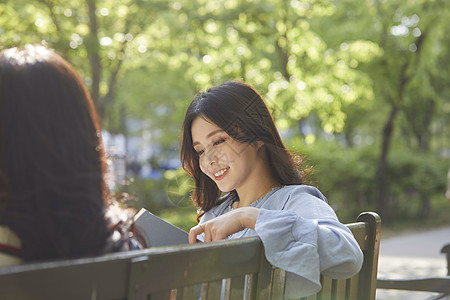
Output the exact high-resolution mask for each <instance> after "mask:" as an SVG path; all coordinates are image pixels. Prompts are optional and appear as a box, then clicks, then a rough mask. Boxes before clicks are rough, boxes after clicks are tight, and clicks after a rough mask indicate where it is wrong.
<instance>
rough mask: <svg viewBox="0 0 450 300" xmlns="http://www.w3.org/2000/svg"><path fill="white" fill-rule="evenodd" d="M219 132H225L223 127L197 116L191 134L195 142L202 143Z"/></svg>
mask: <svg viewBox="0 0 450 300" xmlns="http://www.w3.org/2000/svg"><path fill="white" fill-rule="evenodd" d="M218 132H223V129H222V128H220V127H219V126H217V125H216V124H214V123H212V122H211V121H209V120H205V119H203V118H201V117H197V118H196V119H195V120H194V121H193V122H192V126H191V134H192V142H193V143H196V142H197V143H202V142H204V141H206V140H207V139H208V138H209V137H210V136H212V135H214V134H215V133H218Z"/></svg>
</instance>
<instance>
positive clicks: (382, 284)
mask: <svg viewBox="0 0 450 300" xmlns="http://www.w3.org/2000/svg"><path fill="white" fill-rule="evenodd" d="M377 288H379V289H394V290H409V291H422V292H435V293H445V294H450V276H446V277H427V278H417V279H382V278H380V279H378V281H377Z"/></svg>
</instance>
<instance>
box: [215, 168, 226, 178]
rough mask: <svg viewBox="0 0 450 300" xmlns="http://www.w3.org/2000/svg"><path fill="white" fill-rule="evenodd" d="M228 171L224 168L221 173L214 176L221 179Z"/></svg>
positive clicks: (218, 172)
mask: <svg viewBox="0 0 450 300" xmlns="http://www.w3.org/2000/svg"><path fill="white" fill-rule="evenodd" d="M228 169H229V168H223V169H220V170H219V171H217V172H215V173H213V174H214V177H215V178H216V179H221V177H223V175H224V174H225V173H226V172H227V171H228Z"/></svg>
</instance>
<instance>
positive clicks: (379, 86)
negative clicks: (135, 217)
mask: <svg viewBox="0 0 450 300" xmlns="http://www.w3.org/2000/svg"><path fill="white" fill-rule="evenodd" d="M449 8H450V2H448V1H446V0H408V1H405V0H360V1H354V0H317V1H315V0H304V1H299V0H290V1H289V0H286V1H280V0H247V1H244V0H180V1H159V0H70V1H69V0H0V50H1V49H4V48H8V47H12V46H18V45H23V44H25V43H45V44H47V45H48V46H50V47H52V48H55V49H57V51H58V52H60V53H61V54H62V55H63V56H64V57H66V58H67V59H68V60H69V61H70V62H71V63H72V64H73V65H74V66H75V67H76V69H77V70H78V71H79V72H80V73H81V75H82V77H83V79H84V80H85V82H86V84H87V85H88V87H89V89H90V91H91V94H92V97H93V100H94V102H95V105H96V107H97V110H98V112H99V114H100V116H101V118H102V126H103V140H104V143H105V146H106V149H107V152H108V157H109V170H110V173H109V177H108V184H109V186H110V187H111V189H112V190H113V191H114V192H115V193H117V194H120V193H128V195H129V198H130V199H131V200H130V201H129V202H128V204H129V205H131V206H134V207H136V208H140V207H146V208H147V209H149V210H150V211H152V212H153V213H155V214H157V215H159V216H161V217H163V218H164V219H166V220H168V221H169V222H172V223H174V224H176V225H178V226H179V227H181V228H183V229H185V230H188V229H189V228H190V227H191V226H193V225H194V224H195V216H196V208H195V207H193V205H192V204H191V202H190V199H189V196H190V191H191V188H192V181H191V180H190V179H189V178H188V177H187V176H186V175H185V174H184V172H183V170H181V169H180V161H179V149H180V147H179V140H180V128H181V124H182V121H183V118H184V113H185V110H186V108H187V106H188V104H189V103H190V101H191V100H192V99H193V97H194V95H195V94H196V93H197V92H199V91H203V90H205V89H207V88H208V87H210V86H213V85H217V84H220V83H222V82H224V81H226V80H242V81H245V82H247V83H249V84H251V85H253V86H254V87H256V89H257V90H258V91H259V92H260V93H261V94H262V95H263V97H264V98H265V100H266V102H267V105H268V107H269V109H270V110H271V112H272V114H273V116H274V119H275V121H276V123H277V126H278V128H279V130H280V133H281V135H282V137H283V139H284V141H285V142H286V145H287V146H288V147H289V148H290V149H291V150H294V151H297V152H300V153H302V154H304V155H305V161H306V163H307V164H308V165H309V166H311V167H313V168H314V170H315V172H314V173H313V175H312V176H311V181H312V183H313V184H314V185H316V186H317V187H318V188H319V189H320V190H321V191H322V192H323V193H324V194H325V195H326V196H327V198H328V199H329V202H330V204H331V206H332V207H333V208H334V209H335V210H336V212H337V214H338V216H339V218H340V220H341V221H342V222H345V223H347V222H353V221H354V220H355V218H356V216H357V215H358V214H359V213H360V212H362V211H376V212H378V213H379V214H380V215H381V217H382V220H383V230H382V237H383V238H382V244H381V246H382V247H381V257H380V273H379V274H381V275H382V276H383V277H391V278H398V277H402V276H403V277H405V276H406V277H417V276H443V275H445V274H444V273H445V271H446V270H445V260H444V257H439V253H438V252H439V249H440V247H441V245H443V244H444V243H446V242H450V233H449V232H450V230H449V229H450V209H449V208H450V204H449V201H450V172H449V167H450V84H449V82H450V68H449V64H450V52H449V48H450V34H449V32H450V22H449V21H448V20H449V19H450V10H449ZM405 228H410V232H411V231H419V232H422V231H424V230H427V231H428V230H432V229H437V230H438V231H433V232H434V233H433V235H431V234H428V235H423V236H420V235H419V236H416V238H415V239H414V238H413V239H412V240H411V239H409V238H411V237H414V236H413V235H406V240H402V239H394V238H395V237H396V236H399V235H400V236H401V237H400V238H405V232H404V229H405ZM411 228H412V230H411ZM441 228H443V229H441ZM439 230H441V231H439ZM421 241H422V242H421ZM417 245H421V247H417ZM405 248H407V249H410V250H411V249H413V250H417V251H410V252H409V254H407V253H405V252H404V251H403V250H402V249H405ZM411 257H412V258H411ZM418 257H420V258H418ZM392 292H393V291H379V292H378V294H379V296H378V297H377V299H415V298H412V296H411V295H406V294H401V295H400V296H399V294H392ZM415 295H418V294H415ZM416 297H418V298H417V299H423V297H424V296H423V295H419V296H416Z"/></svg>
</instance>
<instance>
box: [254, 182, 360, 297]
mask: <svg viewBox="0 0 450 300" xmlns="http://www.w3.org/2000/svg"><path fill="white" fill-rule="evenodd" d="M317 192H318V191H317ZM319 193H320V192H319ZM255 231H256V232H257V234H258V236H259V237H260V238H261V240H262V242H263V244H264V248H265V253H266V257H267V260H268V261H269V262H270V263H271V264H273V265H274V266H276V267H279V268H281V269H283V270H286V271H288V272H289V273H292V274H289V273H288V274H287V282H286V290H285V295H286V297H303V296H308V295H311V294H314V293H316V292H318V291H319V290H320V288H321V285H320V274H321V273H322V274H324V275H325V276H328V277H331V278H336V279H343V278H349V277H351V276H353V275H354V274H356V273H357V272H359V270H360V268H361V266H362V260H363V255H362V252H361V250H360V248H359V246H358V244H357V242H356V240H355V239H354V237H353V235H352V233H351V231H350V230H349V229H348V228H347V227H346V226H345V225H343V224H342V223H340V222H339V221H338V219H337V217H336V214H335V213H334V211H333V210H332V208H331V207H330V206H329V205H328V204H327V203H326V202H325V201H323V199H320V198H318V197H317V196H315V195H313V194H311V193H309V192H306V191H305V190H302V189H299V190H294V191H293V192H292V193H291V194H289V195H288V196H287V200H286V202H285V203H284V205H283V207H282V209H281V210H270V209H264V208H261V209H260V213H259V216H258V219H257V221H256V225H255Z"/></svg>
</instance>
